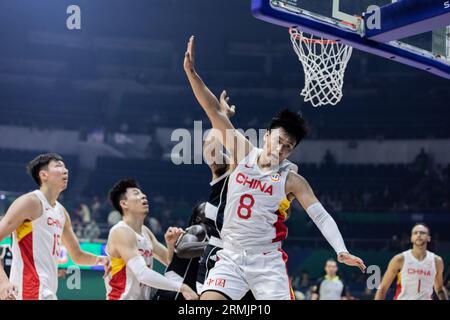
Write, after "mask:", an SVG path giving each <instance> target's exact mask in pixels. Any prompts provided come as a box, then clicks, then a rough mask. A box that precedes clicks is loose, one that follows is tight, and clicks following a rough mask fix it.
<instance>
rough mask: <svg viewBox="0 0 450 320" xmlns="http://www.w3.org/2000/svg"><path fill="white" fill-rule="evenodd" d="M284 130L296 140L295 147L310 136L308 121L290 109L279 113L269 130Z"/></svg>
mask: <svg viewBox="0 0 450 320" xmlns="http://www.w3.org/2000/svg"><path fill="white" fill-rule="evenodd" d="M277 128H283V129H284V130H285V131H286V132H287V133H288V134H289V135H290V136H291V137H293V138H295V146H297V145H298V144H299V143H300V141H302V140H303V138H304V137H306V135H307V134H308V128H307V126H306V121H305V119H304V118H303V116H302V114H301V113H299V112H294V111H291V110H289V109H283V110H281V111H280V112H278V113H277V115H276V116H275V117H274V118H273V119H272V121H271V122H270V125H269V130H272V129H277Z"/></svg>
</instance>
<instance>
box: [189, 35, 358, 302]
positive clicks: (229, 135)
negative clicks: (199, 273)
mask: <svg viewBox="0 0 450 320" xmlns="http://www.w3.org/2000/svg"><path fill="white" fill-rule="evenodd" d="M184 69H185V72H186V75H187V77H188V79H189V82H190V84H191V87H192V89H193V92H194V94H195V96H196V98H197V100H198V102H199V103H200V105H201V106H202V108H203V109H204V111H205V112H206V114H207V116H208V118H209V120H210V121H211V123H212V126H213V128H214V129H215V130H217V131H218V132H219V134H218V136H219V138H220V139H221V142H222V144H223V145H224V146H225V147H226V149H227V150H228V152H229V153H230V158H231V163H232V165H235V166H236V167H235V169H234V170H233V172H232V173H231V175H230V178H229V183H228V189H229V190H228V195H227V205H226V208H225V221H224V225H223V228H222V232H221V236H222V240H223V245H224V249H223V250H221V251H219V252H218V258H219V261H218V262H217V263H216V265H215V267H214V269H213V270H211V272H210V274H209V275H208V278H207V280H206V281H205V283H204V286H203V288H202V290H203V294H202V296H201V298H202V299H226V298H229V299H233V300H236V299H240V298H241V297H242V296H243V295H244V294H245V292H247V290H249V289H250V290H252V292H253V294H254V296H255V298H256V299H292V295H291V290H290V286H289V279H288V275H287V271H286V264H285V263H286V260H287V256H286V254H285V253H284V252H283V251H282V250H281V241H282V240H284V238H285V237H286V235H287V232H286V231H287V230H286V227H285V226H284V225H283V223H282V221H283V219H282V218H281V217H280V215H279V211H278V207H279V204H280V203H281V201H282V200H283V199H284V198H285V197H286V195H289V194H293V195H294V196H295V198H296V199H297V200H298V201H299V202H300V204H301V205H302V206H303V208H305V209H306V212H307V213H308V215H309V216H310V217H311V218H312V220H313V221H314V222H315V223H316V225H317V226H318V228H319V229H320V230H321V232H322V233H323V235H324V236H325V238H326V239H327V240H328V242H329V243H330V244H331V245H332V247H333V248H334V250H335V251H336V253H337V255H338V260H339V261H340V262H342V263H346V264H348V265H351V266H358V267H359V268H360V269H361V271H363V272H364V270H365V266H364V263H363V261H362V260H361V259H360V258H358V257H355V256H353V255H351V254H350V253H349V252H348V251H347V249H346V247H345V244H344V241H343V239H342V236H341V234H340V232H339V229H338V227H337V225H336V223H335V221H334V219H333V218H332V217H331V216H330V215H329V214H328V212H327V211H326V210H325V208H323V206H322V205H321V204H320V202H319V200H318V199H317V198H316V197H315V195H314V193H313V191H312V189H311V187H310V186H309V184H308V182H307V181H306V180H305V179H304V178H303V177H302V176H300V175H298V174H297V173H296V172H295V170H291V169H292V168H294V166H293V164H292V163H291V162H289V161H288V160H286V159H287V157H288V156H289V155H290V154H291V152H292V151H293V150H294V148H295V147H296V146H297V145H298V143H300V141H301V140H302V139H303V137H304V136H305V135H306V128H305V123H304V120H303V118H302V117H301V116H300V115H298V114H296V113H294V112H291V111H289V110H284V111H282V112H280V113H279V114H278V116H277V117H276V118H274V119H273V121H272V124H271V126H270V128H269V130H268V131H267V133H266V134H265V136H264V147H263V149H258V148H256V147H254V146H253V145H252V144H251V142H250V141H249V140H247V139H246V138H245V137H244V136H243V135H242V134H241V133H240V132H239V131H238V130H236V129H235V128H234V126H233V124H232V123H231V122H230V120H229V119H228V117H227V116H226V114H225V113H224V112H223V111H222V109H221V106H220V102H219V101H218V100H217V98H216V97H215V96H214V94H212V93H211V91H210V90H209V89H208V88H207V87H206V85H205V84H204V83H203V81H202V80H201V78H200V77H199V75H198V74H197V72H196V71H195V55H194V37H191V38H190V40H189V43H188V48H187V52H186V55H185V59H184ZM226 98H227V97H225V100H227V99H226Z"/></svg>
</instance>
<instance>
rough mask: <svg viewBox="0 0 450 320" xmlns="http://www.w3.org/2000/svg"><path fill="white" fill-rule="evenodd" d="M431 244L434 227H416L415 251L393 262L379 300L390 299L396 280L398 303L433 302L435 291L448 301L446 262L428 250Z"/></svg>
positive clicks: (379, 293)
mask: <svg viewBox="0 0 450 320" xmlns="http://www.w3.org/2000/svg"><path fill="white" fill-rule="evenodd" d="M430 241H431V237H430V228H429V227H428V226H426V225H425V224H422V223H419V224H416V225H415V226H414V227H413V229H412V231H411V243H412V245H413V247H412V249H411V250H408V251H405V252H402V253H400V254H398V255H396V256H395V257H393V258H392V259H391V261H390V262H389V265H388V268H387V270H386V273H385V274H384V276H383V280H382V282H381V284H380V287H379V288H378V290H377V293H376V295H375V300H384V299H386V293H387V291H388V289H389V287H390V286H391V284H392V282H393V281H394V279H395V278H396V277H397V289H396V292H395V296H394V300H431V299H432V295H433V289H434V291H435V292H436V295H437V297H438V299H440V300H448V295H447V292H446V291H445V288H444V276H443V274H444V261H443V260H442V258H441V257H439V256H438V255H436V254H434V253H433V252H430V251H428V250H427V246H428V243H429V242H430Z"/></svg>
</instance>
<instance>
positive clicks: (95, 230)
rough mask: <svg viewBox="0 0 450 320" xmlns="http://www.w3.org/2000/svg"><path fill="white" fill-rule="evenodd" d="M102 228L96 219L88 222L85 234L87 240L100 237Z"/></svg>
mask: <svg viewBox="0 0 450 320" xmlns="http://www.w3.org/2000/svg"><path fill="white" fill-rule="evenodd" d="M100 233H101V232H100V228H99V226H98V225H97V222H96V221H95V220H92V221H91V223H89V224H87V225H86V227H85V228H84V232H83V236H84V238H85V239H86V240H88V241H92V240H94V239H98V238H99V237H100Z"/></svg>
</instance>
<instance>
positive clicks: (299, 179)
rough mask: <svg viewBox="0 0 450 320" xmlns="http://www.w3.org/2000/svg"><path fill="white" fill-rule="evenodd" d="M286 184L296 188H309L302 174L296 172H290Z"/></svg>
mask: <svg viewBox="0 0 450 320" xmlns="http://www.w3.org/2000/svg"><path fill="white" fill-rule="evenodd" d="M286 183H287V184H288V185H291V186H295V187H300V188H303V187H307V186H309V184H308V181H307V180H306V178H305V177H303V176H302V175H301V174H299V173H297V172H296V171H293V170H290V171H289V173H288V176H287V179H286Z"/></svg>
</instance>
